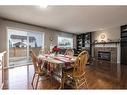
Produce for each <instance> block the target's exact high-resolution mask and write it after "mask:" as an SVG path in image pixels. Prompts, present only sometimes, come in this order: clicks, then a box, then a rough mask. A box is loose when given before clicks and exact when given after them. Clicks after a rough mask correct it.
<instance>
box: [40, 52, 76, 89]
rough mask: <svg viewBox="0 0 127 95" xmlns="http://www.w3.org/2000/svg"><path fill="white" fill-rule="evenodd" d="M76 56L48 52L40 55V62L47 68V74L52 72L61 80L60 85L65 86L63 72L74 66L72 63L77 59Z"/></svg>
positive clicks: (52, 74)
mask: <svg viewBox="0 0 127 95" xmlns="http://www.w3.org/2000/svg"><path fill="white" fill-rule="evenodd" d="M76 58H77V57H76V56H69V55H63V54H57V55H55V54H54V53H48V54H39V55H38V64H41V65H42V68H44V69H45V71H46V74H48V75H49V74H50V75H51V76H52V77H53V78H55V79H56V80H58V81H59V82H60V87H59V88H63V87H62V84H63V80H62V79H63V72H64V69H69V68H72V67H71V64H74V63H75V61H76Z"/></svg>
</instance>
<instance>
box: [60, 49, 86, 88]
mask: <svg viewBox="0 0 127 95" xmlns="http://www.w3.org/2000/svg"><path fill="white" fill-rule="evenodd" d="M87 61H88V52H87V51H82V52H81V53H80V54H79V55H78V57H77V59H76V62H75V63H74V65H73V69H70V70H67V69H65V71H64V72H63V83H62V88H63V87H64V84H65V83H66V82H67V81H71V82H72V83H70V86H72V87H74V88H76V89H78V88H79V87H81V86H82V85H84V84H85V86H86V88H88V85H87V81H86V77H85V74H86V72H85V66H86V64H87ZM68 85H69V84H68Z"/></svg>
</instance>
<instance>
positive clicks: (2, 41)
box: [0, 19, 76, 52]
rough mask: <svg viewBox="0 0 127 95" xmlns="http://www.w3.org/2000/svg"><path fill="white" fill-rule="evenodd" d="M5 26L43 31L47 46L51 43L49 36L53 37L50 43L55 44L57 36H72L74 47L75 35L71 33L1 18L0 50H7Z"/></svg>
mask: <svg viewBox="0 0 127 95" xmlns="http://www.w3.org/2000/svg"><path fill="white" fill-rule="evenodd" d="M7 27H14V28H18V29H25V30H30V31H32V32H34V31H35V32H36V31H39V32H44V33H45V37H44V38H45V40H44V45H45V46H46V47H49V46H50V44H51V41H50V40H49V38H50V37H53V41H52V44H53V45H57V36H58V35H60V36H65V37H73V38H74V45H73V46H74V48H76V35H74V34H71V33H65V32H59V31H54V30H50V29H44V28H41V27H37V26H31V25H26V24H22V23H16V22H13V21H8V20H3V19H0V52H2V51H7Z"/></svg>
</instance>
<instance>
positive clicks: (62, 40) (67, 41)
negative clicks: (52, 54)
mask: <svg viewBox="0 0 127 95" xmlns="http://www.w3.org/2000/svg"><path fill="white" fill-rule="evenodd" d="M58 46H59V47H61V48H73V38H69V37H61V36H58Z"/></svg>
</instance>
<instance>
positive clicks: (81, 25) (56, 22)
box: [0, 6, 127, 33]
mask: <svg viewBox="0 0 127 95" xmlns="http://www.w3.org/2000/svg"><path fill="white" fill-rule="evenodd" d="M0 17H4V18H8V19H11V20H16V21H21V22H25V23H30V24H35V25H39V26H45V27H49V28H54V29H59V30H62V31H65V32H70V33H84V32H90V31H98V30H100V29H102V28H103V29H105V28H111V27H114V26H120V25H123V24H127V6H48V8H42V9H41V8H39V7H37V6H0Z"/></svg>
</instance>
